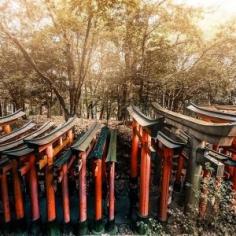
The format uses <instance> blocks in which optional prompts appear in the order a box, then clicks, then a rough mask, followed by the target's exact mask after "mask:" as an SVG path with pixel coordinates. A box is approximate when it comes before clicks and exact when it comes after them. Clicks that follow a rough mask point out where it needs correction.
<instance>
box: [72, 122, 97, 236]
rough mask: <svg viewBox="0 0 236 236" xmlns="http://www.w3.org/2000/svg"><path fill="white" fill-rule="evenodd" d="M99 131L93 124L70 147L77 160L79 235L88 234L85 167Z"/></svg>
mask: <svg viewBox="0 0 236 236" xmlns="http://www.w3.org/2000/svg"><path fill="white" fill-rule="evenodd" d="M99 130H100V125H99V124H97V123H95V124H93V125H92V126H91V127H90V128H89V129H88V131H87V132H86V133H85V134H84V135H83V136H82V137H80V138H79V139H78V140H77V141H76V142H75V143H74V144H73V145H72V147H71V149H72V151H73V152H74V154H75V155H76V156H77V158H78V166H80V169H79V174H78V175H79V229H78V230H79V235H85V234H88V222H87V186H86V185H87V180H86V165H87V157H88V155H89V154H90V152H91V151H92V149H93V147H94V145H95V143H96V135H97V133H98V131H99Z"/></svg>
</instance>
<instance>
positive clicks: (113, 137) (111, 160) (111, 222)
mask: <svg viewBox="0 0 236 236" xmlns="http://www.w3.org/2000/svg"><path fill="white" fill-rule="evenodd" d="M116 142H117V131H116V130H111V131H110V140H109V145H108V153H107V157H106V165H108V168H109V174H108V176H109V181H108V182H109V183H108V186H109V193H108V198H109V203H108V212H109V213H108V222H107V232H109V233H110V234H116V233H117V227H116V225H115V163H116V161H117V159H116V151H117V150H116Z"/></svg>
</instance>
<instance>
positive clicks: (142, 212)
mask: <svg viewBox="0 0 236 236" xmlns="http://www.w3.org/2000/svg"><path fill="white" fill-rule="evenodd" d="M150 141H151V137H150V136H149V135H148V133H147V132H146V131H145V130H143V136H142V150H141V164H140V198H139V217H140V218H141V219H142V220H145V219H147V218H148V216H149V187H150V186H149V185H150V174H151V156H150V154H149V153H148V147H149V146H150Z"/></svg>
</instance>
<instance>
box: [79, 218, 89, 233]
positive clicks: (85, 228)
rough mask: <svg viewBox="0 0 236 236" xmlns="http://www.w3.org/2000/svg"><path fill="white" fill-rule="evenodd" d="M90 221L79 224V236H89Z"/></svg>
mask: <svg viewBox="0 0 236 236" xmlns="http://www.w3.org/2000/svg"><path fill="white" fill-rule="evenodd" d="M88 232H89V231H88V221H87V220H86V221H83V222H79V227H78V235H88Z"/></svg>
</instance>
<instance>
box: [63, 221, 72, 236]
mask: <svg viewBox="0 0 236 236" xmlns="http://www.w3.org/2000/svg"><path fill="white" fill-rule="evenodd" d="M72 228H73V227H72V225H71V223H70V222H69V223H64V224H63V225H62V232H63V235H70V232H71V231H73V229H72Z"/></svg>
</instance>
